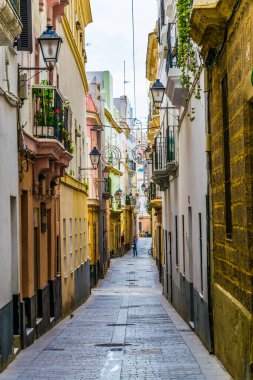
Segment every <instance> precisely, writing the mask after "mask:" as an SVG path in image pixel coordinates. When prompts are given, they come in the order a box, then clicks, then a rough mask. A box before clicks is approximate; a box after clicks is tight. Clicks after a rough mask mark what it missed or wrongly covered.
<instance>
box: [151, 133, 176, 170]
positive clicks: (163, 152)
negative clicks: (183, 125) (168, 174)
mask: <svg viewBox="0 0 253 380" xmlns="http://www.w3.org/2000/svg"><path fill="white" fill-rule="evenodd" d="M175 128H176V127H175V126H168V127H167V130H166V137H164V136H157V137H156V138H155V149H154V152H153V170H163V169H165V166H166V164H167V163H171V162H174V161H175Z"/></svg>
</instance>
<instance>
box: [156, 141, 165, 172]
mask: <svg viewBox="0 0 253 380" xmlns="http://www.w3.org/2000/svg"><path fill="white" fill-rule="evenodd" d="M166 143H167V139H166V137H163V136H157V137H156V138H155V151H154V152H153V154H154V160H153V163H154V169H155V170H162V169H163V168H164V167H165V164H166Z"/></svg>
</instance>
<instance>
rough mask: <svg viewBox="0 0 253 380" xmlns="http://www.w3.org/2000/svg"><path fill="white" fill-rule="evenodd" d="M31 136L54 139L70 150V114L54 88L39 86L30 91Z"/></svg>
mask: <svg viewBox="0 0 253 380" xmlns="http://www.w3.org/2000/svg"><path fill="white" fill-rule="evenodd" d="M32 99H33V134H34V136H36V137H43V138H49V139H56V140H58V141H59V142H61V143H62V144H63V145H64V147H65V148H66V149H67V150H69V151H70V150H71V133H70V123H69V118H70V112H69V108H68V107H66V106H65V105H64V101H63V98H62V96H61V95H60V93H59V91H58V89H57V88H56V87H54V86H49V85H40V86H34V87H33V89H32Z"/></svg>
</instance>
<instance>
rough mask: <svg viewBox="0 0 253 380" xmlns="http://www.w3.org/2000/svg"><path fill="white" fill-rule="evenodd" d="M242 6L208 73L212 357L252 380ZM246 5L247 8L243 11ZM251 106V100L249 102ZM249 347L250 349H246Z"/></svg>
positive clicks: (249, 21)
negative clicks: (228, 216) (228, 208)
mask: <svg viewBox="0 0 253 380" xmlns="http://www.w3.org/2000/svg"><path fill="white" fill-rule="evenodd" d="M250 3H251V2H250V1H242V2H241V5H240V7H239V9H238V10H237V12H236V14H235V16H234V17H233V18H232V20H231V23H230V26H229V28H228V35H227V41H226V44H225V46H224V50H223V53H222V56H221V58H220V60H219V61H218V62H217V63H216V64H214V65H213V66H212V67H211V69H210V73H211V94H210V96H211V98H210V99H211V100H210V112H211V115H210V116H211V138H212V190H213V199H212V200H213V238H214V246H213V256H214V268H213V269H214V283H213V307H214V344H215V352H216V354H217V355H218V357H219V358H220V359H221V361H222V362H223V364H224V365H225V366H226V368H227V369H228V370H229V371H230V373H231V374H232V376H233V377H234V378H235V379H250V378H252V376H253V348H252V343H250V341H252V340H253V337H252V336H251V337H250V335H251V333H252V303H253V301H252V284H253V273H252V267H253V265H252V264H253V256H252V249H253V248H252V247H253V239H252V238H253V198H252V192H253V105H252V104H250V103H249V102H247V101H246V100H245V94H244V88H245V78H246V77H247V74H248V73H249V71H250V70H252V69H253V4H252V3H251V4H250ZM249 4H250V5H249ZM225 73H227V78H228V112H229V140H230V171H231V203H232V224H233V232H232V238H231V239H227V238H226V220H225V179H224V145H223V114H222V90H221V82H222V79H223V77H224V75H225ZM252 101H253V99H252ZM250 345H251V346H250Z"/></svg>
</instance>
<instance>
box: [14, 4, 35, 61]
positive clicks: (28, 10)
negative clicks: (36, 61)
mask: <svg viewBox="0 0 253 380" xmlns="http://www.w3.org/2000/svg"><path fill="white" fill-rule="evenodd" d="M20 18H21V21H22V24H23V28H22V32H21V34H20V36H19V38H18V44H17V45H18V46H17V47H18V50H22V51H29V52H30V53H32V51H33V38H32V2H31V0H22V1H20Z"/></svg>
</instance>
